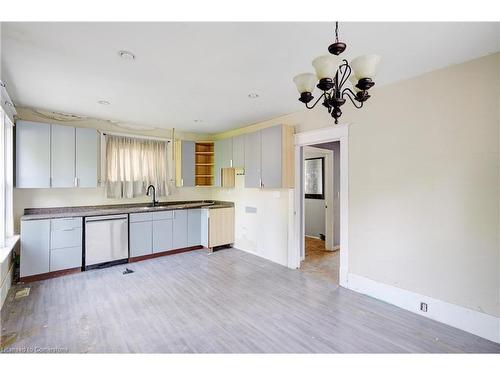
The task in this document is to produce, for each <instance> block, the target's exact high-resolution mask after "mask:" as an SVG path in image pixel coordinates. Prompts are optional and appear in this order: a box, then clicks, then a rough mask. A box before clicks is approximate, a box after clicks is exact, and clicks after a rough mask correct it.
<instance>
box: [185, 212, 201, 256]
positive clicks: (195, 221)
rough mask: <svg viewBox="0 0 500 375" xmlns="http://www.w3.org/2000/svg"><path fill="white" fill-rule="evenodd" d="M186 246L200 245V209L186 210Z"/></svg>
mask: <svg viewBox="0 0 500 375" xmlns="http://www.w3.org/2000/svg"><path fill="white" fill-rule="evenodd" d="M187 212H188V219H187V246H188V247H191V246H199V245H201V209H200V208H196V209H192V210H188V211H187Z"/></svg>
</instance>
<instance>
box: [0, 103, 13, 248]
mask: <svg viewBox="0 0 500 375" xmlns="http://www.w3.org/2000/svg"><path fill="white" fill-rule="evenodd" d="M12 142H13V124H12V121H11V120H10V119H9V117H8V116H7V114H6V113H5V112H4V110H3V109H2V108H1V107H0V144H1V145H2V148H1V152H0V248H1V247H4V246H5V240H6V238H9V237H12V236H13V235H14V218H13V211H12V194H13V156H14V155H13V147H12Z"/></svg>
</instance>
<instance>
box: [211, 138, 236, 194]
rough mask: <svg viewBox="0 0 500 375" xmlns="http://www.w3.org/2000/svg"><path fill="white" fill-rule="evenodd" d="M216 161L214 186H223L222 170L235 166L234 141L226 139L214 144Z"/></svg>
mask: <svg viewBox="0 0 500 375" xmlns="http://www.w3.org/2000/svg"><path fill="white" fill-rule="evenodd" d="M214 153H215V155H214V159H215V168H214V173H215V176H214V177H215V183H214V186H222V174H221V169H223V168H231V166H232V164H233V139H232V138H226V139H222V140H220V141H215V142H214Z"/></svg>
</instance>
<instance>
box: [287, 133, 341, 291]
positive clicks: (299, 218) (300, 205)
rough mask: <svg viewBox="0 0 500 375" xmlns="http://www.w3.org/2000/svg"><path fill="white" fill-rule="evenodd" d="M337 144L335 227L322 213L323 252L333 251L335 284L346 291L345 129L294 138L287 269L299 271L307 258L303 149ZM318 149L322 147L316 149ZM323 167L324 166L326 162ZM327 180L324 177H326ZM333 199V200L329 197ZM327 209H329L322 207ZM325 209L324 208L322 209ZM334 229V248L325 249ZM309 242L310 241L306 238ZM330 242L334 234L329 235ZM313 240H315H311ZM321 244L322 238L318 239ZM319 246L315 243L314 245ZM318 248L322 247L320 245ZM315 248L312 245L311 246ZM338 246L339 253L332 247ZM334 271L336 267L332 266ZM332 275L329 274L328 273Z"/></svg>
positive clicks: (301, 134) (300, 135) (296, 135)
mask: <svg viewBox="0 0 500 375" xmlns="http://www.w3.org/2000/svg"><path fill="white" fill-rule="evenodd" d="M332 142H337V145H338V147H339V151H338V155H337V156H338V157H337V162H338V171H339V176H338V178H337V183H338V193H337V194H338V197H337V204H338V210H339V217H338V219H337V220H336V222H335V223H336V224H335V223H334V222H333V217H332V224H328V225H327V224H326V221H327V220H328V216H327V212H328V211H326V212H325V233H324V235H325V242H324V250H325V251H332V250H336V255H337V259H338V266H337V269H338V271H337V272H335V273H336V274H337V275H338V284H339V285H340V286H343V287H346V288H347V287H348V254H349V248H348V126H347V125H340V126H334V127H331V126H330V127H326V128H322V129H319V130H312V131H307V132H301V133H297V134H295V169H296V170H295V171H296V173H295V186H296V188H295V189H294V210H293V230H292V237H291V238H292V239H293V240H292V242H291V246H290V249H289V253H288V254H289V256H288V265H289V267H290V268H300V266H301V262H303V261H304V260H305V258H306V217H305V215H306V207H305V201H306V197H305V180H304V178H305V177H304V176H305V174H304V173H305V171H304V162H303V161H304V159H305V151H306V147H308V146H314V145H321V144H326V143H332ZM316 148H321V147H316ZM333 159H335V158H333ZM325 164H326V162H325ZM325 178H326V177H325ZM332 198H333V197H332ZM325 206H328V205H325ZM325 209H326V208H325ZM335 225H336V227H337V229H336V234H337V237H336V238H337V241H338V242H337V244H335V242H334V243H333V246H332V249H331V250H329V249H327V246H329V245H328V240H327V229H328V228H334V226H335ZM307 238H308V239H309V237H307ZM332 238H333V241H336V240H335V233H333V234H332ZM313 240H315V239H314V238H313ZM320 240H321V238H320ZM317 244H318V243H317ZM319 245H320V246H321V245H322V243H321V242H320V243H319ZM313 246H314V245H313ZM336 246H338V247H339V248H338V249H335V247H336ZM334 267H335V265H334ZM330 274H331V273H330Z"/></svg>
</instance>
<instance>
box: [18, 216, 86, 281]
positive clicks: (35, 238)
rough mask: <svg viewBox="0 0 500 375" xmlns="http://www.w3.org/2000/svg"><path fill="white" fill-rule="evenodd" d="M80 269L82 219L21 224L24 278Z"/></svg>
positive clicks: (22, 222) (23, 222) (22, 271)
mask: <svg viewBox="0 0 500 375" xmlns="http://www.w3.org/2000/svg"><path fill="white" fill-rule="evenodd" d="M81 266H82V218H81V217H74V218H62V219H44V220H22V221H21V277H27V276H33V275H39V274H44V273H48V272H54V271H61V270H66V269H71V268H79V267H81Z"/></svg>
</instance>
